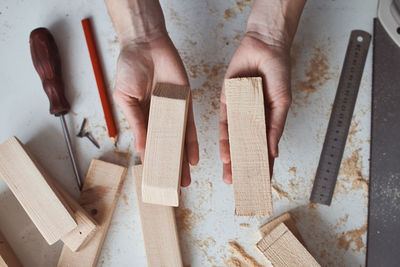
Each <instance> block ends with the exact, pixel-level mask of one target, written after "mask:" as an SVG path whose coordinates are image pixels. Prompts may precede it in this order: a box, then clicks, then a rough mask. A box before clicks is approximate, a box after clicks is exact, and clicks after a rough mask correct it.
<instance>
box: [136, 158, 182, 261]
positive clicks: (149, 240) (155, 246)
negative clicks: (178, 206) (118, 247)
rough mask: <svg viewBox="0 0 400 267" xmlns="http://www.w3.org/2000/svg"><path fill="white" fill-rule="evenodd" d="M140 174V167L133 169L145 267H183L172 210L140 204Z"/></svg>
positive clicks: (141, 168)
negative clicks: (145, 259) (144, 253)
mask: <svg viewBox="0 0 400 267" xmlns="http://www.w3.org/2000/svg"><path fill="white" fill-rule="evenodd" d="M142 173H143V167H142V165H137V166H134V167H133V176H134V180H135V184H136V195H137V200H138V206H139V214H140V219H141V223H142V232H143V238H144V247H145V250H146V256H147V265H148V266H149V267H158V266H183V263H182V256H181V251H180V248H179V238H178V231H177V228H176V221H175V211H174V208H173V207H168V206H162V205H154V204H148V203H143V202H142Z"/></svg>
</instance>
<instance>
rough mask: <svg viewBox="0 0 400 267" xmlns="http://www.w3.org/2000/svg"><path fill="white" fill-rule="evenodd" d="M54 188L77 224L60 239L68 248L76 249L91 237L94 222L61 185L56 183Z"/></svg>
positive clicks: (94, 225)
mask: <svg viewBox="0 0 400 267" xmlns="http://www.w3.org/2000/svg"><path fill="white" fill-rule="evenodd" d="M56 188H57V190H58V192H60V193H61V195H62V196H63V198H64V200H65V201H66V202H67V203H68V205H69V206H70V208H71V209H72V210H73V212H74V219H75V221H76V223H77V225H78V226H77V227H75V228H74V229H73V230H72V231H71V232H69V233H68V234H66V235H64V236H63V237H61V240H62V241H63V242H64V244H65V245H66V246H68V247H69V249H70V250H72V251H77V250H79V249H80V248H81V247H82V246H83V245H84V244H85V243H86V242H88V241H89V240H90V239H91V238H92V237H93V235H94V233H95V231H96V222H95V220H94V219H92V217H91V216H90V215H89V214H88V213H87V212H86V210H85V209H84V208H82V207H81V205H79V204H78V202H77V201H75V199H73V198H72V197H71V196H70V195H69V194H68V193H67V192H65V191H64V189H63V188H62V187H61V186H59V185H56Z"/></svg>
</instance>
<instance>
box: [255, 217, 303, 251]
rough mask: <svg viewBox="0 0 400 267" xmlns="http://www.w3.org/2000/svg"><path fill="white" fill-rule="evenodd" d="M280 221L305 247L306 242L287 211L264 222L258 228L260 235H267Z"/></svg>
mask: <svg viewBox="0 0 400 267" xmlns="http://www.w3.org/2000/svg"><path fill="white" fill-rule="evenodd" d="M280 223H284V224H285V225H286V227H287V228H288V229H289V230H290V232H292V234H293V235H294V236H295V237H296V238H297V239H298V240H299V241H300V243H301V244H302V245H303V246H304V247H306V244H305V242H304V240H303V237H302V236H301V234H300V232H299V230H298V229H297V227H296V222H295V221H294V220H293V218H292V216H290V213H289V212H285V213H283V214H281V215H279V216H278V217H276V218H274V219H272V220H271V221H269V222H267V223H266V224H264V225H262V226H261V227H260V228H259V229H258V230H259V231H260V233H261V235H262V236H263V237H264V236H266V235H268V234H269V233H270V232H271V231H272V230H273V229H274V228H275V227H276V226H278V225H279V224H280Z"/></svg>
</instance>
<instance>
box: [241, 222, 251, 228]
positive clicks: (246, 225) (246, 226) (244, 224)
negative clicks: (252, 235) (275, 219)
mask: <svg viewBox="0 0 400 267" xmlns="http://www.w3.org/2000/svg"><path fill="white" fill-rule="evenodd" d="M239 226H240V227H243V228H250V224H249V223H241V224H239Z"/></svg>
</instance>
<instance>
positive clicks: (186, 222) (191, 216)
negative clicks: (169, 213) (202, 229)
mask: <svg viewBox="0 0 400 267" xmlns="http://www.w3.org/2000/svg"><path fill="white" fill-rule="evenodd" d="M175 216H176V223H177V225H178V228H179V230H182V231H186V232H187V231H190V230H192V229H193V227H194V226H195V225H196V223H197V222H199V221H200V220H202V216H200V215H198V214H195V213H193V212H192V210H191V209H189V208H185V207H179V208H177V209H175Z"/></svg>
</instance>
